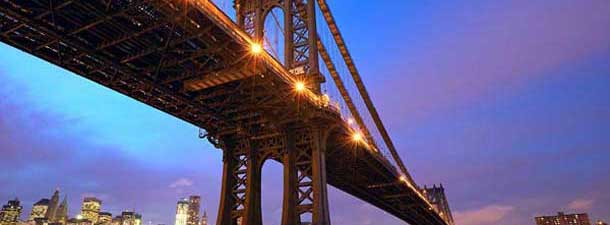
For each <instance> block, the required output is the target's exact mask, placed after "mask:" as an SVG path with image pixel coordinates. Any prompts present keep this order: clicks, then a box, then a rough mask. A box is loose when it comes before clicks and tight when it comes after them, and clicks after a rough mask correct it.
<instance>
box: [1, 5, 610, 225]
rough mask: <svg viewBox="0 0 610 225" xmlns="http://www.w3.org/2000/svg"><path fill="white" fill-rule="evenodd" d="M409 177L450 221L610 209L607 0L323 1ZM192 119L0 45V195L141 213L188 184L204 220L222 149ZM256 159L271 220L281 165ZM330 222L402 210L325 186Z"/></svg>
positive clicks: (372, 220) (461, 223)
mask: <svg viewBox="0 0 610 225" xmlns="http://www.w3.org/2000/svg"><path fill="white" fill-rule="evenodd" d="M328 3H329V4H330V7H331V9H332V10H333V13H334V16H335V19H336V20H337V23H338V24H339V27H340V28H341V30H342V32H343V36H344V38H345V39H346V42H347V44H348V46H349V48H350V51H351V53H352V55H353V57H354V59H355V61H356V64H357V65H358V66H359V70H360V73H361V74H362V76H363V79H364V82H365V84H366V85H367V88H368V90H369V92H370V93H371V95H372V98H373V100H374V102H375V104H376V106H377V108H378V110H379V112H380V114H381V117H382V119H383V120H384V122H385V124H386V127H387V128H388V130H389V132H390V134H391V136H392V138H393V140H394V142H395V144H396V145H397V147H398V149H399V151H400V154H401V156H402V158H403V160H404V162H405V163H406V164H407V167H408V168H409V170H410V172H411V174H412V175H413V177H414V179H415V180H416V181H417V183H418V184H420V185H422V186H423V185H424V184H429V185H430V184H435V183H436V184H438V183H442V184H443V186H444V187H445V190H446V193H447V195H448V198H449V203H450V206H451V209H452V211H453V214H454V218H455V219H456V222H457V225H487V224H494V225H526V224H535V223H534V220H533V217H534V216H538V215H546V214H555V213H556V212H557V211H566V212H570V213H572V212H579V213H580V212H587V213H589V214H590V217H591V219H592V220H597V219H602V220H605V221H609V220H610V1H608V0H511V1H508V0H494V1H489V0H470V1H438V0H430V1H410V0H383V1H354V0H328ZM197 131H198V129H197V128H196V127H195V126H193V125H191V124H188V123H186V122H183V121H181V120H179V119H177V118H174V117H172V116H170V115H167V114H165V113H162V112H160V111H158V110H155V109H153V108H151V107H149V106H147V105H144V104H142V103H140V102H137V101H135V100H133V99H131V98H128V97H125V96H123V95H121V94H118V93H116V92H114V91H111V90H110V89H107V88H105V87H103V86H100V85H98V84H95V83H93V82H91V81H88V80H86V79H84V78H82V77H80V76H77V75H75V74H73V73H70V72H68V71H66V70H63V69H61V68H59V67H57V66H54V65H51V64H50V63H47V62H45V61H43V60H40V59H38V58H35V57H34V56H31V55H29V54H26V53H23V52H21V51H19V50H17V49H15V48H12V47H10V46H8V45H6V44H0V203H1V204H5V203H6V201H7V200H9V199H12V198H14V197H19V199H20V200H22V204H24V212H23V214H22V218H26V217H27V215H29V213H30V209H31V206H32V204H33V203H35V202H36V201H38V200H39V199H41V198H49V197H50V196H51V194H52V192H53V190H54V189H55V188H57V187H59V188H60V190H61V192H62V194H67V195H68V199H69V205H70V215H71V216H74V215H76V214H77V213H78V212H79V211H80V202H81V201H82V198H83V197H84V196H96V197H98V198H100V199H101V200H102V201H103V205H102V209H103V210H104V211H110V212H112V213H113V214H116V213H119V212H120V211H121V210H124V209H135V210H136V211H137V212H140V213H141V214H142V215H143V219H144V221H145V225H148V223H149V221H150V222H151V223H153V224H160V223H163V224H166V225H173V223H174V222H173V221H174V213H175V207H176V201H177V200H178V199H179V198H180V197H185V196H188V195H190V194H198V195H201V196H202V202H203V206H202V207H203V208H205V209H206V210H207V213H208V216H209V224H214V223H215V217H216V211H217V207H218V198H219V195H220V181H221V169H222V157H221V156H222V154H221V151H220V150H217V149H215V148H214V147H213V146H212V145H210V144H209V143H208V142H207V141H205V140H201V139H199V138H198V137H197ZM281 169H282V167H281V165H280V164H278V163H267V164H265V167H264V168H263V173H264V178H263V214H264V215H263V217H264V222H265V224H266V225H274V224H279V223H280V217H281V198H282V194H281V184H282V180H281V177H282V176H281V174H282V171H281ZM329 202H330V207H331V220H332V223H333V224H334V225H374V224H384V225H399V224H405V223H403V222H401V221H400V220H398V219H396V218H394V217H393V216H391V215H388V214H386V213H384V212H383V211H381V210H378V209H376V208H375V207H373V206H371V205H369V204H367V203H365V202H363V201H360V200H358V199H356V198H354V197H351V196H349V195H347V194H345V193H343V192H341V191H338V190H336V189H334V188H332V187H331V188H330V199H329Z"/></svg>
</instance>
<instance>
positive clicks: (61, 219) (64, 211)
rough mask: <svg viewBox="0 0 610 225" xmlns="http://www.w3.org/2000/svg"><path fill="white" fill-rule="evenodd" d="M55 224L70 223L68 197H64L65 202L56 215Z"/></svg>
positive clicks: (60, 205)
mask: <svg viewBox="0 0 610 225" xmlns="http://www.w3.org/2000/svg"><path fill="white" fill-rule="evenodd" d="M53 222H55V223H59V224H66V223H67V222H68V196H64V200H63V201H61V204H59V207H57V212H56V213H55V221H53Z"/></svg>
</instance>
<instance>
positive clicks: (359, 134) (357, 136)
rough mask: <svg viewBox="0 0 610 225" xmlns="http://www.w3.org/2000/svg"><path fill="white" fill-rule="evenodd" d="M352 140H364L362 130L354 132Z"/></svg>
mask: <svg viewBox="0 0 610 225" xmlns="http://www.w3.org/2000/svg"><path fill="white" fill-rule="evenodd" d="M352 140H354V141H362V134H361V133H360V132H355V133H354V134H352Z"/></svg>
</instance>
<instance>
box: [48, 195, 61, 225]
mask: <svg viewBox="0 0 610 225" xmlns="http://www.w3.org/2000/svg"><path fill="white" fill-rule="evenodd" d="M57 208H59V189H55V192H54V193H53V196H51V200H50V201H49V208H48V210H47V216H46V217H47V219H49V221H55V214H56V213H57Z"/></svg>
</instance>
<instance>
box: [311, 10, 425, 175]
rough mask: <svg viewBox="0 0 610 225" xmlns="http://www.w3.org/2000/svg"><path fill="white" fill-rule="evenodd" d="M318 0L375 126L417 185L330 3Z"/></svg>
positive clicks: (402, 170)
mask: <svg viewBox="0 0 610 225" xmlns="http://www.w3.org/2000/svg"><path fill="white" fill-rule="evenodd" d="M317 1H318V6H319V7H320V10H321V11H322V14H323V15H324V19H325V20H326V23H327V24H328V27H329V29H330V32H331V33H332V35H333V38H334V39H335V43H336V44H337V47H338V48H339V51H340V52H341V55H342V56H343V60H345V64H346V65H347V67H348V69H349V71H350V73H351V74H352V77H353V79H354V82H355V83H356V86H357V88H358V92H360V95H361V97H362V100H364V103H365V104H366V107H367V108H368V110H369V113H370V114H371V117H373V121H374V122H375V126H376V127H377V129H378V130H379V132H380V133H381V136H382V137H383V141H384V142H385V144H386V146H387V147H388V149H389V150H390V154H391V155H392V158H394V161H396V164H397V165H398V167H399V169H400V171H401V172H402V173H403V175H404V176H406V178H407V179H408V181H409V182H410V183H411V184H412V185H413V186H416V184H415V182H414V181H413V178H412V177H411V175H410V174H409V172H408V171H407V168H406V167H405V165H404V163H403V162H402V160H401V159H400V156H399V155H398V152H397V151H396V147H395V146H394V143H392V139H390V136H389V135H388V132H387V130H386V129H385V126H384V125H383V122H382V121H381V119H380V118H379V114H378V113H377V109H375V106H374V105H373V102H372V100H371V97H370V96H369V94H368V92H367V90H366V88H365V87H364V84H363V83H362V79H361V78H360V73H358V70H357V69H356V65H355V64H354V61H353V60H352V56H351V55H350V53H349V51H348V50H347V47H346V45H345V41H344V40H343V37H342V36H341V33H340V32H339V27H338V26H337V24H336V23H335V19H334V18H333V16H332V14H331V12H330V9H329V8H328V5H327V4H326V1H325V0H317ZM416 187H417V186H416Z"/></svg>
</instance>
